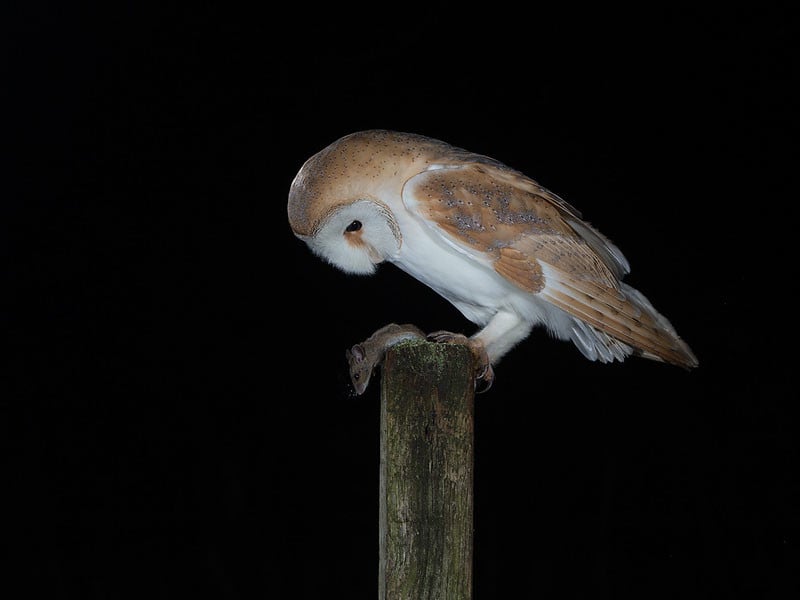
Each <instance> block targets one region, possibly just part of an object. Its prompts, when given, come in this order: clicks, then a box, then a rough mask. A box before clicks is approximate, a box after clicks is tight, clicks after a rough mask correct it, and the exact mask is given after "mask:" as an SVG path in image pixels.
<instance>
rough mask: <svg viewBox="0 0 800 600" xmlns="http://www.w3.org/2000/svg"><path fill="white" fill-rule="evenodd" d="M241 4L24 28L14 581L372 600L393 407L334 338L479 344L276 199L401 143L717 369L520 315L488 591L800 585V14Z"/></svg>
mask: <svg viewBox="0 0 800 600" xmlns="http://www.w3.org/2000/svg"><path fill="white" fill-rule="evenodd" d="M226 6H227V8H224V9H223V8H221V5H220V6H219V7H217V6H214V5H211V4H208V3H197V4H192V5H188V6H184V7H181V6H176V5H172V4H169V3H164V4H161V5H159V6H158V7H146V6H145V5H144V4H140V3H130V5H128V6H126V5H124V4H119V3H117V6H115V7H107V6H106V7H102V8H100V7H98V8H91V9H90V8H86V7H81V8H77V7H74V6H72V5H71V4H70V3H67V4H63V3H61V4H59V5H57V6H56V5H53V6H47V4H43V3H38V4H35V5H34V4H32V3H31V4H30V5H27V6H25V7H24V8H19V9H12V10H10V11H9V14H8V17H7V18H6V19H5V25H6V27H7V28H8V29H9V33H10V35H8V36H4V37H5V42H4V43H5V46H6V47H5V52H4V53H5V55H6V58H7V61H6V64H5V65H4V68H5V69H6V77H5V78H4V79H5V81H6V82H8V85H7V86H6V90H5V96H6V99H7V100H9V101H10V102H9V104H8V108H7V109H6V110H5V111H4V113H5V116H6V121H7V127H6V128H5V129H6V131H7V134H6V135H4V137H5V139H6V141H8V142H10V143H9V145H8V150H9V152H8V153H7V155H6V157H5V158H4V163H5V165H6V167H8V171H7V173H8V176H7V177H6V178H5V180H6V183H7V185H6V186H5V189H6V193H7V194H8V196H6V197H5V198H4V199H3V200H2V205H3V213H4V216H3V218H2V224H1V226H2V227H3V230H4V231H3V235H2V243H3V261H2V276H3V282H2V291H0V295H2V305H3V307H4V309H3V315H2V318H3V321H2V327H3V333H2V337H3V341H4V345H5V346H6V348H7V350H8V351H9V352H8V355H9V358H7V359H5V360H4V361H3V362H2V364H0V374H2V380H3V382H4V383H3V386H4V387H6V386H7V388H8V389H7V391H6V392H4V393H3V394H2V398H0V403H1V404H0V406H2V411H3V418H2V427H3V431H2V432H0V433H1V434H2V438H3V439H4V440H5V442H6V446H7V450H6V451H4V452H3V455H4V458H3V465H4V466H3V496H4V497H5V498H6V499H7V500H10V501H11V507H10V508H9V509H7V510H6V511H4V518H3V521H4V522H5V524H4V526H3V528H4V530H5V531H6V533H4V534H3V538H4V544H5V545H7V547H8V549H9V550H10V551H11V557H12V560H11V561H10V562H9V561H5V562H4V566H5V567H6V568H7V569H8V571H9V574H10V575H15V576H16V577H14V578H12V579H13V580H19V581H20V582H21V583H23V584H24V589H25V590H26V591H27V596H30V597H45V596H43V595H42V594H47V596H46V597H51V598H140V597H147V598H179V597H180V598H182V597H199V596H202V597H212V598H256V597H258V598H273V597H275V598H328V597H345V598H353V599H355V598H374V597H376V591H377V570H378V552H377V550H378V547H377V539H378V531H377V508H378V504H377V486H378V416H379V390H378V386H377V385H373V386H372V387H370V388H369V389H368V391H367V393H366V394H365V395H364V396H361V397H355V398H354V397H353V396H352V395H351V394H350V393H349V389H348V382H347V375H346V366H345V362H344V349H345V348H346V347H348V346H350V345H351V344H353V343H355V342H357V341H360V340H362V339H364V338H365V337H367V336H368V335H369V334H370V333H371V332H372V331H373V330H375V329H376V328H378V327H379V326H381V325H383V324H385V323H388V322H392V321H394V322H412V323H416V324H417V325H419V326H420V327H422V328H423V329H425V330H428V331H430V330H434V329H451V330H455V331H463V332H465V333H468V334H469V333H472V332H474V331H475V327H474V326H473V325H472V324H470V323H468V322H466V321H465V320H464V319H463V317H461V315H460V314H459V313H458V312H457V311H456V310H455V309H454V308H453V307H451V306H450V305H449V304H448V303H447V302H446V301H444V300H443V299H441V298H440V297H438V296H437V295H435V294H434V293H433V292H432V291H431V290H429V289H427V288H426V287H424V286H423V285H422V284H420V283H418V282H416V281H415V280H413V279H411V278H410V277H408V276H406V275H404V274H403V273H401V272H400V271H398V270H396V269H394V268H393V267H391V266H385V267H383V268H381V269H380V270H379V273H378V274H377V275H376V276H374V277H371V278H358V277H350V276H346V275H344V274H341V273H339V272H338V271H336V270H334V269H333V268H332V267H330V266H328V265H326V264H324V263H322V262H321V261H320V260H319V259H317V258H316V257H314V256H312V255H311V253H310V252H309V251H308V250H307V249H306V247H305V246H304V245H303V244H302V243H301V242H300V241H298V240H297V239H295V238H294V237H293V235H292V233H291V231H290V229H289V226H288V222H287V218H286V200H287V192H288V188H289V185H290V183H291V181H292V178H293V177H294V175H295V173H296V172H297V170H298V169H299V168H300V166H301V165H302V163H303V161H304V160H305V159H306V158H308V157H309V156H311V155H312V154H313V153H315V152H317V151H318V150H320V149H321V148H322V147H324V146H326V145H327V144H329V143H330V142H332V141H333V140H335V139H337V138H338V137H340V136H341V135H345V134H347V133H350V132H353V131H356V130H360V129H368V128H386V129H396V130H400V131H411V132H416V133H422V134H425V135H429V136H431V137H436V138H440V139H443V140H445V141H447V142H450V143H452V144H454V145H457V146H461V147H464V148H467V149H469V150H472V151H475V152H479V153H482V154H487V155H490V156H492V157H494V158H496V159H498V160H501V161H503V162H505V163H506V164H508V165H510V166H512V167H514V168H517V169H519V170H521V171H523V172H525V173H527V174H528V175H530V176H532V177H534V178H535V179H537V180H538V181H539V182H540V183H541V184H543V185H545V186H546V187H548V188H550V189H551V190H553V191H554V192H556V193H558V194H559V195H561V196H562V197H564V198H565V199H566V200H567V201H569V202H570V203H572V204H573V205H575V206H576V207H578V208H579V209H580V210H581V211H582V212H583V214H584V216H585V217H586V218H587V219H588V220H589V221H590V222H592V223H593V224H594V225H596V226H597V227H598V228H599V229H600V230H601V231H603V232H604V233H605V234H606V235H607V236H609V237H610V238H611V239H612V240H614V241H615V242H616V243H617V244H618V245H619V247H620V248H621V249H622V251H623V252H624V253H625V254H626V256H627V257H628V259H629V261H630V262H631V265H632V273H631V274H630V276H629V277H628V278H627V281H628V282H629V283H631V284H632V285H634V286H635V287H637V288H638V289H640V290H641V291H642V292H644V293H645V294H646V295H647V296H648V297H649V298H650V300H651V301H652V302H653V303H654V305H655V306H656V307H657V308H658V309H659V310H661V311H662V312H663V313H664V314H665V315H667V317H668V318H669V319H670V320H671V321H672V323H673V324H674V325H675V327H676V328H677V329H678V331H679V333H680V334H681V335H682V337H683V338H684V339H685V340H686V341H687V342H688V343H689V344H690V345H691V346H692V348H693V349H694V351H695V352H696V354H697V356H698V358H699V360H700V367H699V368H698V369H696V370H694V371H692V372H685V371H683V370H681V369H678V368H674V367H669V366H666V365H662V364H657V363H653V362H650V361H646V360H642V359H630V360H628V361H626V362H625V363H623V364H613V365H600V364H595V363H591V362H588V361H586V360H585V359H583V358H582V356H581V355H580V354H579V353H578V352H577V350H576V349H575V348H573V347H572V346H571V345H570V344H567V343H563V342H557V341H553V340H551V339H549V338H548V336H547V335H546V334H544V333H543V332H542V331H536V332H534V333H533V334H532V335H531V337H530V338H529V339H527V340H525V341H524V342H522V343H521V344H520V345H519V346H518V347H517V348H515V349H514V350H513V351H512V352H511V353H510V354H509V355H508V356H507V357H506V358H505V359H504V360H503V361H502V362H501V363H500V364H499V365H498V366H497V367H496V374H497V380H496V382H495V385H494V387H493V388H492V389H491V390H490V391H489V392H488V393H487V394H484V395H481V396H478V398H477V401H476V481H475V485H476V488H475V494H476V514H475V518H476V520H475V549H476V562H475V591H476V597H478V598H509V597H514V598H524V597H547V598H552V597H554V596H558V597H565V598H584V597H587V598H588V597H591V598H623V597H636V598H662V597H663V598H730V597H753V598H789V597H797V594H798V592H799V591H800V588H798V567H799V566H800V562H799V561H800V552H799V551H798V546H799V545H800V530H799V526H800V478H799V475H798V466H799V464H798V458H800V456H798V441H797V437H796V432H797V420H796V416H795V404H796V402H797V392H796V387H795V381H794V377H793V375H794V364H793V363H794V358H795V356H796V344H795V340H796V339H797V337H796V336H797V331H796V329H797V328H796V316H795V315H796V302H797V298H796V295H795V293H794V292H793V289H794V286H795V281H796V278H797V268H796V263H795V262H794V261H792V260H790V257H789V251H790V248H791V247H792V246H793V243H794V241H795V240H794V235H795V233H794V231H795V225H794V211H795V204H796V191H795V188H794V187H793V186H792V187H790V185H789V182H790V177H791V176H792V175H794V173H793V169H794V168H796V140H797V133H798V131H797V120H796V110H797V95H796V94H795V93H794V92H793V91H792V87H791V83H792V79H793V78H796V74H797V66H798V65H797V63H796V61H795V59H794V57H793V56H791V55H790V53H789V47H790V45H791V44H792V43H793V42H794V41H795V40H794V39H793V36H795V35H796V28H795V24H794V23H792V21H791V19H790V18H789V15H788V13H785V14H784V13H783V12H781V11H770V10H768V9H755V8H728V9H726V10H725V11H721V12H714V11H711V10H703V11H699V10H697V9H694V10H685V11H684V10H680V9H678V8H673V9H671V10H667V9H660V10H657V9H652V10H650V11H648V12H641V11H640V10H638V9H637V10H633V9H626V10H624V11H623V10H619V11H616V12H615V11H611V12H609V9H608V8H607V7H603V8H602V9H600V8H596V9H587V8H586V7H585V6H581V7H580V8H578V7H564V8H563V9H561V10H554V9H551V8H548V9H544V8H537V7H529V8H527V9H526V10H527V12H524V13H523V12H519V13H517V12H515V11H513V10H509V9H507V8H503V7H500V6H499V5H498V6H494V5H490V6H480V7H479V9H478V10H473V9H469V8H467V7H466V5H464V6H461V7H451V8H449V9H441V10H439V9H434V8H431V7H430V6H429V7H424V8H423V7H414V6H411V5H397V4H395V5H392V4H390V5H386V6H383V7H379V6H378V5H375V6H372V7H369V8H365V9H363V10H359V11H353V12H349V11H346V10H344V9H342V8H341V7H335V8H330V9H327V10H326V11H324V12H320V11H319V10H318V9H316V8H313V7H312V6H311V5H303V6H296V7H292V8H290V9H284V11H283V12H277V11H274V10H272V9H270V8H267V7H266V6H263V7H260V8H252V7H251V8H247V9H237V8H234V7H231V6H230V5H226ZM9 182H10V185H8V183H9ZM4 196H5V194H4ZM4 579H5V578H4ZM12 579H9V581H11V580H12ZM4 585H5V584H4ZM9 585H10V583H9ZM14 597H26V596H25V595H19V596H17V595H15V596H14Z"/></svg>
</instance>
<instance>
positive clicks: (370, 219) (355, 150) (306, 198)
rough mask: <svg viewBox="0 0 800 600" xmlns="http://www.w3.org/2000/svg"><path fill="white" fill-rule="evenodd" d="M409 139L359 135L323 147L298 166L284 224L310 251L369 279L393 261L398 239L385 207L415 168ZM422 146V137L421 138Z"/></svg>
mask: <svg viewBox="0 0 800 600" xmlns="http://www.w3.org/2000/svg"><path fill="white" fill-rule="evenodd" d="M409 139H411V140H412V141H413V140H414V138H413V137H412V138H409V136H400V134H397V133H394V132H389V131H378V130H373V131H364V132H357V133H354V134H351V135H348V136H345V137H343V138H341V139H339V140H337V141H335V142H334V143H332V144H331V145H329V146H328V147H326V148H324V149H323V150H321V151H320V152H318V153H317V154H315V155H314V156H312V157H311V158H309V159H308V160H307V161H306V162H305V164H304V165H303V166H302V167H301V169H300V171H299V172H298V173H297V176H296V177H295V178H294V181H293V182H292V185H291V189H290V191H289V205H288V212H289V224H290V226H291V228H292V231H293V232H294V234H295V235H296V236H297V237H299V238H300V239H301V240H303V241H304V242H305V243H306V244H308V246H309V248H311V250H312V251H313V252H314V253H315V254H317V255H318V256H320V257H321V258H323V259H324V260H326V261H328V262H329V263H331V264H332V265H334V266H336V267H338V268H339V269H341V270H343V271H345V272H347V273H354V274H362V275H368V274H371V273H373V272H374V271H375V268H376V265H378V264H379V263H381V262H383V261H384V260H386V259H387V258H390V257H391V256H394V255H395V254H397V252H398V251H399V249H400V246H401V245H402V236H401V234H400V228H399V226H398V224H397V220H396V218H395V215H394V214H393V212H392V210H391V208H390V206H391V205H392V204H394V203H396V202H399V201H400V198H401V194H402V186H403V183H404V182H405V181H406V180H407V179H408V177H409V175H410V174H413V169H415V168H416V169H417V170H419V169H418V166H417V165H415V164H414V161H413V160H412V161H409V160H408V158H409V156H410V155H411V156H413V154H414V152H415V151H416V153H417V154H418V155H421V153H420V149H419V148H417V149H416V150H415V148H414V147H413V143H410V142H409ZM420 141H422V138H420Z"/></svg>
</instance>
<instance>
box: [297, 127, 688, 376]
mask: <svg viewBox="0 0 800 600" xmlns="http://www.w3.org/2000/svg"><path fill="white" fill-rule="evenodd" d="M288 217H289V224H290V226H291V228H292V231H293V232H294V234H295V235H296V236H297V237H298V238H300V239H301V240H303V241H304V242H305V243H306V244H307V245H308V246H309V247H310V249H311V251H313V253H315V254H316V255H318V256H320V257H321V258H322V259H324V260H326V261H327V262H329V263H331V264H332V265H334V266H335V267H338V268H339V269H341V270H343V271H345V272H347V273H352V274H362V275H369V274H371V273H373V272H374V271H375V269H376V267H377V265H379V264H381V263H384V262H387V263H391V264H394V265H396V266H397V267H399V268H400V269H401V270H403V271H405V272H406V273H408V274H410V275H411V276H413V277H415V278H416V279H417V280H419V281H421V282H422V283H424V284H426V285H428V286H429V287H430V288H432V289H433V290H435V291H436V292H437V293H439V294H440V295H441V296H443V297H444V298H446V299H447V300H448V301H450V303H452V304H453V305H454V306H455V307H456V308H457V309H458V310H459V311H461V313H462V314H463V315H464V317H466V318H467V319H468V320H469V321H471V322H472V323H474V324H475V325H476V326H477V328H478V331H477V332H476V333H474V334H473V335H472V336H470V337H467V336H465V335H463V334H458V333H452V332H448V331H439V332H434V333H432V334H430V335H429V337H430V339H432V340H435V341H439V342H446V343H457V344H465V345H467V346H468V347H469V348H470V349H471V351H472V352H473V354H474V356H475V357H476V359H477V360H476V365H477V374H476V381H478V380H481V381H482V382H483V383H484V384H485V386H486V387H488V385H491V382H492V380H493V377H494V369H493V365H496V364H497V362H498V361H499V360H500V359H501V358H502V357H503V356H504V355H505V354H506V353H507V352H508V351H509V350H511V349H512V348H513V347H514V346H516V345H517V344H518V343H519V342H520V341H522V340H523V339H525V338H526V337H527V336H528V335H529V334H530V332H531V331H532V329H533V328H534V327H536V326H542V327H544V328H546V329H547V330H548V331H549V332H550V333H551V334H552V336H554V337H556V338H558V339H560V340H564V341H572V342H573V343H574V344H575V346H577V348H578V350H580V352H581V353H582V354H583V355H584V356H585V357H586V358H587V359H589V360H592V361H600V362H604V363H605V362H612V361H614V360H618V361H622V360H624V359H625V358H626V357H628V356H631V355H637V356H641V357H644V358H648V359H653V360H657V361H662V362H665V363H670V364H673V365H677V366H680V367H684V368H686V369H689V368H692V367H695V366H697V364H698V362H697V359H696V358H695V356H694V354H693V353H692V351H691V349H690V348H689V346H688V345H687V344H686V343H685V342H684V341H683V340H682V339H681V338H680V337H679V336H678V334H677V333H676V332H675V329H674V328H673V327H672V325H671V324H670V323H669V321H668V320H667V319H666V318H665V317H664V316H663V315H662V314H660V313H659V312H658V311H657V310H656V309H655V308H654V307H653V306H652V304H651V303H650V302H649V300H648V299H647V298H646V297H645V296H644V295H643V294H642V293H641V292H639V291H638V290H636V289H634V288H633V287H631V286H629V285H627V284H626V283H623V282H622V279H623V277H624V276H625V275H626V274H627V273H628V272H629V271H630V267H629V265H628V261H627V260H626V258H625V256H624V255H623V254H622V252H620V250H619V249H618V248H617V247H616V246H615V245H614V244H613V243H611V241H609V239H608V238H606V237H605V236H604V235H603V234H601V233H600V232H599V231H597V230H596V229H595V228H594V227H593V226H592V225H590V224H589V223H587V222H586V221H584V220H583V219H582V217H581V214H580V213H579V212H578V211H577V210H576V209H575V208H573V207H572V206H571V205H570V204H568V203H567V202H565V201H564V200H562V199H561V198H559V197H558V196H557V195H555V194H554V193H552V192H550V191H549V190H547V189H545V188H544V187H542V186H541V185H539V184H538V183H537V182H536V181H534V180H533V179H531V178H529V177H527V176H526V175H524V174H523V173H521V172H519V171H516V170H514V169H512V168H510V167H508V166H506V165H504V164H503V163H501V162H499V161H497V160H494V159H492V158H489V157H487V156H483V155H480V154H475V153H472V152H469V151H466V150H463V149H461V148H457V147H454V146H451V145H449V144H447V143H445V142H442V141H439V140H436V139H432V138H428V137H424V136H421V135H417V134H411V133H401V132H395V131H385V130H369V131H359V132H356V133H352V134H350V135H346V136H344V137H342V138H340V139H339V140H336V141H334V142H333V143H331V144H330V145H329V146H327V147H326V148H324V149H322V150H321V151H320V152H318V153H317V154H315V155H314V156H312V157H311V158H309V159H308V160H307V161H306V162H305V164H303V165H302V167H301V168H300V170H299V172H298V173H297V175H296V177H295V178H294V181H293V182H292V184H291V187H290V190H289V201H288Z"/></svg>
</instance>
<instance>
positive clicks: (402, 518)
mask: <svg viewBox="0 0 800 600" xmlns="http://www.w3.org/2000/svg"><path fill="white" fill-rule="evenodd" d="M473 431H474V366H473V362H472V355H471V353H470V351H469V350H468V349H467V348H465V347H464V346H457V345H452V344H433V343H429V342H411V343H403V344H399V345H397V346H395V347H393V348H391V349H390V350H389V351H388V352H387V354H386V358H385V360H384V364H383V368H382V382H381V442H380V443H381V463H380V516H379V519H380V522H379V535H380V565H379V598H381V599H385V600H406V599H408V600H427V599H434V598H436V599H447V600H451V599H452V600H461V599H464V600H468V599H470V598H472V557H473V469H474V435H473Z"/></svg>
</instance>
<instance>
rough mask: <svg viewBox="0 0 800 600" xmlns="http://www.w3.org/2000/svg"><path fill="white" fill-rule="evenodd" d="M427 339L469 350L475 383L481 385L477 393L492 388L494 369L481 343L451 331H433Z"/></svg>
mask: <svg viewBox="0 0 800 600" xmlns="http://www.w3.org/2000/svg"><path fill="white" fill-rule="evenodd" d="M428 339H429V340H430V341H432V342H438V343H442V344H460V345H462V346H466V347H467V348H469V350H470V352H472V356H474V357H475V381H476V382H478V381H479V382H481V384H482V385H481V387H480V389H478V390H477V393H478V394H481V393H483V392H485V391H487V390H488V389H489V388H490V387H492V383H493V382H494V369H492V363H491V362H490V361H489V355H488V354H487V353H486V348H485V347H484V345H483V342H481V341H480V340H476V339H474V338H468V337H467V336H465V335H462V334H460V333H453V332H451V331H434V332H433V333H429V334H428Z"/></svg>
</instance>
